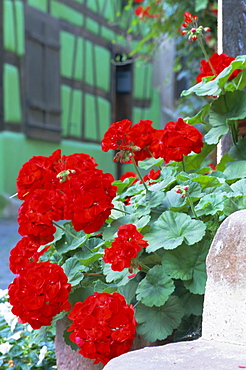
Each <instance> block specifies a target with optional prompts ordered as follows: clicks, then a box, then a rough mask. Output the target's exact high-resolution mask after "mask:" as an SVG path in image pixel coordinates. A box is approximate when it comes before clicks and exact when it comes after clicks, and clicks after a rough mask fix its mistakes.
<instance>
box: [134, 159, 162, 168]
mask: <svg viewBox="0 0 246 370" xmlns="http://www.w3.org/2000/svg"><path fill="white" fill-rule="evenodd" d="M162 164H163V158H157V159H156V158H150V159H146V160H144V161H139V162H138V166H139V168H142V169H143V170H148V169H149V168H151V167H153V166H161V165H162Z"/></svg>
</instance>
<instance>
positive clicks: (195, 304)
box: [177, 287, 204, 316]
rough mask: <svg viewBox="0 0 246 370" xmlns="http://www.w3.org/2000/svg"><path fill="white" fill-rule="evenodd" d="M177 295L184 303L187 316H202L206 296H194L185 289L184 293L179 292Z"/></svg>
mask: <svg viewBox="0 0 246 370" xmlns="http://www.w3.org/2000/svg"><path fill="white" fill-rule="evenodd" d="M177 294H178V296H179V298H180V300H181V302H182V303H183V307H184V310H185V315H187V316H190V315H195V316H200V315H202V312H203V301H204V296H203V295H202V294H192V293H191V292H189V291H188V290H187V289H186V288H185V287H184V288H183V290H182V291H181V290H180V291H177Z"/></svg>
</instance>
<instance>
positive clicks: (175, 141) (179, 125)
mask: <svg viewBox="0 0 246 370" xmlns="http://www.w3.org/2000/svg"><path fill="white" fill-rule="evenodd" d="M162 143H163V149H164V150H163V158H164V159H165V162H166V163H168V162H169V161H176V162H181V161H182V160H183V156H184V155H188V154H189V153H191V152H195V153H200V152H201V150H202V147H203V142H202V134H201V133H200V132H199V131H198V130H197V128H195V127H193V126H191V125H189V124H187V123H185V122H184V120H183V119H182V118H179V119H178V121H177V122H172V121H171V122H168V123H167V124H166V126H165V128H164V130H163V136H162Z"/></svg>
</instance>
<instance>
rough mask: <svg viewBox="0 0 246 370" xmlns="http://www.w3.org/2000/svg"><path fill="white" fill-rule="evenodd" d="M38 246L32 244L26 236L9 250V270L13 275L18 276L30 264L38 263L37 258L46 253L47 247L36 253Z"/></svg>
mask: <svg viewBox="0 0 246 370" xmlns="http://www.w3.org/2000/svg"><path fill="white" fill-rule="evenodd" d="M39 247H40V244H38V243H34V242H33V241H32V240H31V239H30V238H29V237H28V236H25V237H24V238H22V239H21V240H19V241H18V243H17V244H16V246H15V247H14V248H12V249H11V251H10V257H9V268H10V271H12V272H13V273H14V274H18V273H19V272H20V271H21V270H23V269H24V268H26V267H27V265H28V264H29V263H30V262H38V260H39V258H40V257H41V256H42V255H43V254H44V253H45V252H46V251H47V249H48V248H49V246H47V247H46V248H44V249H43V250H42V251H41V252H38V249H39Z"/></svg>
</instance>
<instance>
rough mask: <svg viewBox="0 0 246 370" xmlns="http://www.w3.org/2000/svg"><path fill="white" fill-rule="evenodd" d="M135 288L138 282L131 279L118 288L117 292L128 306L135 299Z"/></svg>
mask: <svg viewBox="0 0 246 370" xmlns="http://www.w3.org/2000/svg"><path fill="white" fill-rule="evenodd" d="M137 287H138V282H137V281H136V280H135V279H131V280H130V281H129V282H128V283H127V284H126V285H124V286H120V287H119V289H118V292H119V293H120V294H122V295H123V296H124V297H125V299H126V302H127V303H128V304H131V303H132V300H133V298H134V297H135V294H136V290H137Z"/></svg>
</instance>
